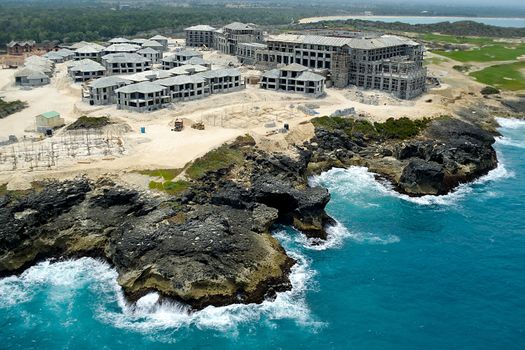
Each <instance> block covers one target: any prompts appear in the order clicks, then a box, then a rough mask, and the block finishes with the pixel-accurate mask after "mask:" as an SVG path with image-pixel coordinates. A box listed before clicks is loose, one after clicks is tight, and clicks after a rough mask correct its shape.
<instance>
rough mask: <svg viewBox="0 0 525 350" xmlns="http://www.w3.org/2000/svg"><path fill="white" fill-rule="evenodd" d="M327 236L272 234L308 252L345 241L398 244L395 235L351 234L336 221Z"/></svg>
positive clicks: (297, 232)
mask: <svg viewBox="0 0 525 350" xmlns="http://www.w3.org/2000/svg"><path fill="white" fill-rule="evenodd" d="M292 230H293V229H292ZM294 231H295V230H294ZM327 234H328V237H327V239H326V240H322V239H316V238H307V237H306V236H305V235H304V234H302V233H300V232H299V231H295V232H294V233H292V234H290V233H288V232H287V231H285V230H279V231H277V232H274V236H275V237H277V238H278V239H279V240H280V241H281V242H284V243H288V244H289V243H291V242H294V243H296V244H299V245H300V246H302V247H303V248H306V249H309V250H327V249H337V248H340V247H342V246H343V243H344V242H345V241H347V240H350V241H352V242H357V243H367V244H391V243H397V242H399V237H397V236H395V235H387V236H384V237H381V236H378V235H376V234H374V233H371V232H351V231H350V230H348V229H347V228H346V227H345V226H344V225H343V224H341V223H340V222H338V221H337V222H336V224H335V225H334V226H330V227H328V228H327Z"/></svg>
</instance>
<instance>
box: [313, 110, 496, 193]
mask: <svg viewBox="0 0 525 350" xmlns="http://www.w3.org/2000/svg"><path fill="white" fill-rule="evenodd" d="M315 135H316V136H315V137H314V139H313V140H312V143H311V144H310V145H309V148H310V149H311V150H312V151H313V154H314V155H313V158H312V162H311V164H310V165H309V167H310V171H311V172H319V171H322V170H326V169H329V168H331V167H334V166H338V167H346V166H350V165H362V166H366V167H368V168H369V169H370V170H371V171H373V172H375V173H377V174H379V175H381V176H383V177H385V178H387V179H388V180H390V181H391V182H392V183H393V184H394V186H395V187H396V188H397V190H398V191H400V192H403V193H407V194H409V195H414V196H420V195H427V194H430V195H442V194H446V193H448V192H450V191H451V190H452V189H454V188H455V187H456V186H458V185H459V184H461V183H465V182H468V181H472V180H474V179H476V178H478V177H480V176H482V175H485V174H487V173H488V172H489V171H490V170H492V169H494V168H495V167H496V166H497V157H496V152H495V151H494V149H493V148H492V145H493V144H494V142H495V139H494V137H493V136H492V135H491V134H490V133H489V132H487V131H485V130H483V129H482V128H480V127H478V126H476V125H473V124H470V123H466V122H463V121H461V120H458V119H452V118H441V119H436V120H434V121H432V122H431V123H430V124H429V125H428V127H426V128H425V129H424V131H423V132H422V133H421V134H420V135H418V136H417V137H414V138H412V139H409V140H404V141H402V140H378V139H376V138H369V137H367V136H365V135H363V134H360V133H355V134H351V135H349V134H348V133H346V132H344V131H342V130H326V129H324V128H322V127H317V128H316V131H315Z"/></svg>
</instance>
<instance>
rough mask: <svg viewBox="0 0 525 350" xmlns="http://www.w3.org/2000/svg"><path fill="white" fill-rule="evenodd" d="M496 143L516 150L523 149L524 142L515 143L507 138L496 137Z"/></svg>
mask: <svg viewBox="0 0 525 350" xmlns="http://www.w3.org/2000/svg"><path fill="white" fill-rule="evenodd" d="M496 143H498V144H500V145H504V146H511V147H517V148H525V141H516V140H514V139H512V138H510V137H507V136H498V137H496Z"/></svg>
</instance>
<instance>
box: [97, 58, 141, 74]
mask: <svg viewBox="0 0 525 350" xmlns="http://www.w3.org/2000/svg"><path fill="white" fill-rule="evenodd" d="M102 64H103V65H104V67H105V68H106V74H107V75H114V74H133V73H140V72H144V71H146V70H150V69H151V62H150V60H148V59H147V58H146V57H144V56H141V55H139V54H138V53H113V54H109V55H105V56H102Z"/></svg>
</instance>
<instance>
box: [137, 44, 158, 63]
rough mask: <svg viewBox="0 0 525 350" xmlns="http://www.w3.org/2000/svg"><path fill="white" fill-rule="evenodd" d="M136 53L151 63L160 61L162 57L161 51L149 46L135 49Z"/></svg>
mask: <svg viewBox="0 0 525 350" xmlns="http://www.w3.org/2000/svg"><path fill="white" fill-rule="evenodd" d="M137 53H138V54H139V55H141V56H142V57H144V58H146V59H148V60H150V62H151V64H157V63H160V59H161V58H162V53H160V52H159V51H157V50H154V49H152V48H150V47H146V48H145V49H140V50H138V51H137Z"/></svg>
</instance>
